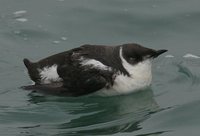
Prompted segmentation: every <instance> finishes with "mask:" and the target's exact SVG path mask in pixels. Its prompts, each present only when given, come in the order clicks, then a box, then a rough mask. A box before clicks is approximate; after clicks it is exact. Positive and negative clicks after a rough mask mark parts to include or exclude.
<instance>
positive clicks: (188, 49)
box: [0, 0, 200, 136]
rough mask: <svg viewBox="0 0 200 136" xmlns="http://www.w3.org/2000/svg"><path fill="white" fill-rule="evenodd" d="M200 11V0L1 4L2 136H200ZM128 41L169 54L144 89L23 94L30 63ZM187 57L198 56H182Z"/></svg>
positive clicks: (8, 0) (1, 0)
mask: <svg viewBox="0 0 200 136" xmlns="http://www.w3.org/2000/svg"><path fill="white" fill-rule="evenodd" d="M199 5H200V1H199V0H0V77H1V78H0V135H2V136H82V135H85V136H90V135H113V136H188V135H190V136H199V135H200V131H199V130H200V89H199V87H200V59H199V57H198V56H200V47H199V43H200V28H199V24H200V8H199ZM130 42H136V43H140V44H142V45H144V46H146V47H150V48H155V49H168V50H169V52H168V53H166V54H163V55H162V56H160V57H159V58H158V59H156V60H155V61H154V64H153V82H152V86H151V87H150V88H148V89H146V90H143V91H140V92H138V93H134V94H130V95H126V96H114V97H97V96H92V97H91V96H84V97H78V98H65V97H56V96H44V95H41V94H34V93H30V92H27V91H24V90H22V89H20V88H19V87H20V86H22V85H28V84H31V81H30V79H29V77H28V76H27V74H26V70H25V67H24V65H23V63H22V59H23V58H25V57H27V58H29V59H31V60H39V59H41V58H43V57H46V56H48V55H51V54H54V53H58V52H61V51H64V50H68V49H71V48H74V47H78V46H80V45H82V44H86V43H90V44H108V45H115V44H122V43H130ZM188 53H189V54H193V55H196V57H195V56H192V57H190V56H189V57H187V56H186V57H183V56H185V55H186V54H188ZM169 55H171V57H170V56H169ZM172 56H173V57H172Z"/></svg>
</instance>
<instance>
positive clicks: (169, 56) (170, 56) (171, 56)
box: [165, 54, 174, 58]
mask: <svg viewBox="0 0 200 136" xmlns="http://www.w3.org/2000/svg"><path fill="white" fill-rule="evenodd" d="M165 58H174V56H173V55H170V54H169V55H166V56H165Z"/></svg>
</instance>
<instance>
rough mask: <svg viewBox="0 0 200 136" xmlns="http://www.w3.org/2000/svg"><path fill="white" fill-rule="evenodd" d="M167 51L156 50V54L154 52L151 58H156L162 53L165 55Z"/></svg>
mask: <svg viewBox="0 0 200 136" xmlns="http://www.w3.org/2000/svg"><path fill="white" fill-rule="evenodd" d="M167 51H168V50H165V49H163V50H157V51H156V52H155V54H154V55H153V57H154V58H156V57H158V56H159V55H161V54H163V53H165V52H167Z"/></svg>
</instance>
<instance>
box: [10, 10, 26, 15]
mask: <svg viewBox="0 0 200 136" xmlns="http://www.w3.org/2000/svg"><path fill="white" fill-rule="evenodd" d="M26 13H27V11H26V10H19V11H15V12H14V13H13V14H14V15H16V16H19V15H22V14H26Z"/></svg>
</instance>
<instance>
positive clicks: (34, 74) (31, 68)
mask: <svg viewBox="0 0 200 136" xmlns="http://www.w3.org/2000/svg"><path fill="white" fill-rule="evenodd" d="M23 62H24V65H25V66H26V68H27V70H28V74H29V76H30V78H31V80H33V81H34V82H35V83H36V84H37V83H39V82H40V75H39V72H38V69H37V64H36V63H33V62H31V61H29V60H28V59H26V58H25V59H24V60H23Z"/></svg>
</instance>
